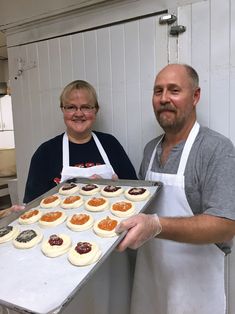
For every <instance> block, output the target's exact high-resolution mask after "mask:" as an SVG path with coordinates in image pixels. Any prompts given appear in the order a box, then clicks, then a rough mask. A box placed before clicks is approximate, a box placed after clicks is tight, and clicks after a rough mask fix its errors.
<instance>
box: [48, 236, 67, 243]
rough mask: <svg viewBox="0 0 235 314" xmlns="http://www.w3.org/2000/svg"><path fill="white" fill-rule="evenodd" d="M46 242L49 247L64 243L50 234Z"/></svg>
mask: <svg viewBox="0 0 235 314" xmlns="http://www.w3.org/2000/svg"><path fill="white" fill-rule="evenodd" d="M48 242H49V244H50V245H51V246H53V245H62V244H63V242H64V241H63V239H62V238H60V237H58V236H57V235H56V234H52V235H51V236H50V238H49V240H48Z"/></svg>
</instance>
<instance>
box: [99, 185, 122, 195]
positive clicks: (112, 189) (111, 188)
mask: <svg viewBox="0 0 235 314" xmlns="http://www.w3.org/2000/svg"><path fill="white" fill-rule="evenodd" d="M100 193H101V194H102V195H103V196H106V197H115V196H119V195H121V194H122V193H123V189H122V188H121V187H120V186H115V185H107V186H105V187H104V188H103V189H102V190H101V192H100Z"/></svg>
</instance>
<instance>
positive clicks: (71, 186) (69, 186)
mask: <svg viewBox="0 0 235 314" xmlns="http://www.w3.org/2000/svg"><path fill="white" fill-rule="evenodd" d="M78 190H79V186H78V185H77V184H75V183H65V184H64V185H63V186H62V187H61V188H60V189H59V193H60V194H62V195H71V194H74V193H76V192H78Z"/></svg>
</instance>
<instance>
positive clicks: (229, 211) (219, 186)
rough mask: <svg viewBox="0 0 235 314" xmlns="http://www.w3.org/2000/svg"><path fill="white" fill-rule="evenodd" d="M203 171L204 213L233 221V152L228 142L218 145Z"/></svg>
mask: <svg viewBox="0 0 235 314" xmlns="http://www.w3.org/2000/svg"><path fill="white" fill-rule="evenodd" d="M205 171H206V177H205V182H204V183H203V186H202V187H201V188H202V191H201V193H202V207H203V211H204V213H205V214H211V215H214V216H218V217H224V218H228V219H233V220H235V202H234V195H235V150H234V147H233V145H232V143H231V142H230V141H226V142H225V143H224V144H223V145H218V147H217V148H216V149H215V152H214V154H213V156H212V157H211V160H210V162H209V163H208V167H207V169H206V170H205Z"/></svg>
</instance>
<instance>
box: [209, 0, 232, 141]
mask: <svg viewBox="0 0 235 314" xmlns="http://www.w3.org/2000/svg"><path fill="white" fill-rule="evenodd" d="M221 23H222V25H223V27H221V26H222V25H221ZM210 57H211V112H210V126H211V127H212V128H213V129H215V130H217V131H219V132H220V133H222V134H224V135H226V136H228V135H229V1H228V0H227V1H223V2H221V1H220V0H213V1H211V55H210Z"/></svg>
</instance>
